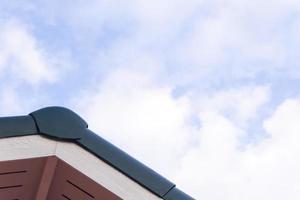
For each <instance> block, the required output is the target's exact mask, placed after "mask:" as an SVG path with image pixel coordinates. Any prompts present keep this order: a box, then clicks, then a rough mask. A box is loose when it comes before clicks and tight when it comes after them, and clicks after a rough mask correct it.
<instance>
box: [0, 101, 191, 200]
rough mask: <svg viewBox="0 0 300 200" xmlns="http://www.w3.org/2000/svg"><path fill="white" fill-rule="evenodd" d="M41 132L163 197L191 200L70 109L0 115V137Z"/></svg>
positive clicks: (47, 109)
mask: <svg viewBox="0 0 300 200" xmlns="http://www.w3.org/2000/svg"><path fill="white" fill-rule="evenodd" d="M34 134H40V135H44V136H46V137H51V138H53V139H56V140H67V141H70V142H74V143H77V144H78V145H80V146H81V147H83V148H84V149H86V150H88V151H89V152H91V153H93V154H94V155H95V156H97V157H98V158H100V159H101V160H103V161H104V162H106V163H108V164H109V165H110V166H112V167H114V168H115V169H117V170H118V171H120V172H122V173H123V174H125V175H126V176H128V177H129V178H131V179H132V180H134V181H135V182H137V183H138V184H140V185H141V186H143V187H145V188H147V189H148V190H150V191H151V192H152V193H154V194H156V195H157V196H159V197H161V198H163V199H165V200H193V198H192V197H190V196H188V195H186V194H185V193H183V192H181V191H180V190H178V189H177V188H176V187H175V184H173V183H172V182H170V181H169V180H167V179H166V178H164V177H162V176H161V175H159V174H157V173H156V172H155V171H153V170H152V169H150V168H149V167H147V166H145V165H144V164H142V163H141V162H139V161H137V160H136V159H134V158H133V157H131V156H130V155H128V154H127V153H125V152H124V151H122V150H120V149H119V148H117V147H116V146H114V145H112V144H111V143H109V142H108V141H106V140H104V139H103V138H101V137H100V136H99V135H97V134H95V133H93V132H92V131H90V130H89V129H88V125H87V123H86V122H85V121H84V120H83V119H82V118H81V117H80V116H78V115H77V114H76V113H74V112H73V111H71V110H69V109H66V108H62V107H47V108H43V109H40V110H37V111H35V112H33V113H31V114H30V115H27V116H18V117H4V118H0V138H7V137H16V136H25V135H34Z"/></svg>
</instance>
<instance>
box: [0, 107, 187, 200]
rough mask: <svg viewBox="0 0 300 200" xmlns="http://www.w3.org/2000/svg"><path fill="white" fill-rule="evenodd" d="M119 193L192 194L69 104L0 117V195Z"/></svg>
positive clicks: (138, 198)
mask: <svg viewBox="0 0 300 200" xmlns="http://www.w3.org/2000/svg"><path fill="white" fill-rule="evenodd" d="M120 199H124V200H162V199H165V200H192V199H193V198H192V197H190V196H188V195H187V194H185V193H184V192H182V191H180V190H179V189H177V188H176V186H175V184H174V183H172V182H170V181H169V180H167V179H166V178H164V177H162V176H161V175H159V174H157V173H156V172H155V171H153V170H152V169H150V168H148V167H147V166H145V165H143V164H142V163H140V162H139V161H137V160H136V159H134V158H132V157H131V156H130V155H128V154H126V153H125V152H124V151H122V150H120V149H119V148H117V147H116V146H114V145H112V144H111V143H109V142H108V141H106V140H104V139H103V138H101V137H100V136H99V135H97V134H95V133H93V132H92V131H90V130H89V129H88V125H87V123H86V122H85V121H84V120H83V119H82V118H81V117H80V116H78V115H77V114H76V113H74V112H73V111H71V110H69V109H66V108H62V107H47V108H43V109H40V110H38V111H35V112H33V113H31V114H29V115H26V116H16V117H3V118H0V200H120Z"/></svg>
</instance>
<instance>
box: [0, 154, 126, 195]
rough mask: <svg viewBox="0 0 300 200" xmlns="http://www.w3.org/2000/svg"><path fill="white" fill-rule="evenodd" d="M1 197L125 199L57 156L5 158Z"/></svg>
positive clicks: (1, 168) (0, 169) (0, 174)
mask: <svg viewBox="0 0 300 200" xmlns="http://www.w3.org/2000/svg"><path fill="white" fill-rule="evenodd" d="M99 173H101V172H99ZM0 197H1V200H2V199H5V200H121V198H119V197H118V196H116V195H115V194H113V193H112V192H110V191H109V190H107V189H106V188H104V187H103V186H101V185H99V184H97V183H96V182H94V181H93V180H92V179H90V178H89V177H87V176H85V175H84V174H82V173H81V172H79V171H77V170H76V169H74V168H73V167H72V166H70V165H69V164H67V163H65V162H64V161H62V160H60V159H58V158H57V157H55V156H51V157H42V158H31V159H23V160H14V161H1V162H0Z"/></svg>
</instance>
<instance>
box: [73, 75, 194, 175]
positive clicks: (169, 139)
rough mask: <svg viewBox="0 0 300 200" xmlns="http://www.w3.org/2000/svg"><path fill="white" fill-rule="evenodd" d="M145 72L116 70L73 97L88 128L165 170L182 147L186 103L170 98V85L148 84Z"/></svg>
mask: <svg viewBox="0 0 300 200" xmlns="http://www.w3.org/2000/svg"><path fill="white" fill-rule="evenodd" d="M150 80H151V75H145V74H141V73H132V72H128V71H123V70H120V71H118V72H115V73H114V74H112V75H111V76H109V77H107V79H106V81H104V83H103V84H102V85H101V86H99V87H98V88H96V90H95V91H93V93H94V95H91V93H90V92H91V91H89V92H88V93H84V94H81V96H82V95H85V96H86V97H87V98H86V99H82V98H80V99H77V101H79V103H78V104H79V106H80V107H81V108H82V110H83V113H84V116H85V118H86V119H87V121H89V124H90V127H91V129H92V130H95V131H96V132H98V133H101V134H100V135H101V136H103V137H104V138H107V139H108V140H109V141H112V143H114V144H117V145H119V146H120V147H122V148H123V149H124V150H126V151H128V152H129V153H130V154H132V155H133V156H135V157H137V158H138V159H140V160H142V161H144V162H145V163H147V164H148V165H149V166H155V168H156V169H157V170H158V171H160V172H165V174H166V175H169V173H168V169H170V168H171V167H172V164H173V163H175V162H176V161H177V158H178V157H179V156H180V155H181V154H182V153H184V149H185V148H186V147H187V146H188V142H189V139H188V137H189V135H190V134H192V132H193V129H192V127H186V125H185V122H186V120H187V119H188V117H189V112H190V110H189V109H190V108H189V103H188V99H186V98H179V99H176V100H175V99H173V98H172V93H171V92H172V89H171V88H169V87H167V86H166V87H157V86H155V85H153V84H152V83H151V81H150Z"/></svg>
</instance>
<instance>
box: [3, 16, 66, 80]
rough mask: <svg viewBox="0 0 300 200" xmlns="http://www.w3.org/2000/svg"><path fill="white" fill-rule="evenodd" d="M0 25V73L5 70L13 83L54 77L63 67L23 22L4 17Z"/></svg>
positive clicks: (53, 78) (56, 76)
mask: <svg viewBox="0 0 300 200" xmlns="http://www.w3.org/2000/svg"><path fill="white" fill-rule="evenodd" d="M0 27H1V32H0V43H1V46H0V70H1V72H2V73H5V72H8V73H9V75H10V76H11V77H13V81H14V82H15V81H17V80H22V81H26V82H28V83H30V84H32V85H36V84H38V83H40V82H54V81H56V80H57V78H58V70H62V69H64V68H65V67H64V66H61V64H62V63H63V62H61V61H58V60H56V58H55V57H51V56H50V55H49V53H48V52H47V51H46V50H45V49H44V48H43V47H42V46H41V44H39V42H38V40H37V39H36V38H35V37H34V36H33V35H32V34H31V33H30V31H29V30H28V28H27V27H26V26H25V25H24V24H21V23H20V22H18V21H16V20H8V21H6V22H2V23H1V24H0ZM64 64H66V62H65V63H64Z"/></svg>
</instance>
